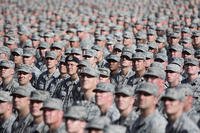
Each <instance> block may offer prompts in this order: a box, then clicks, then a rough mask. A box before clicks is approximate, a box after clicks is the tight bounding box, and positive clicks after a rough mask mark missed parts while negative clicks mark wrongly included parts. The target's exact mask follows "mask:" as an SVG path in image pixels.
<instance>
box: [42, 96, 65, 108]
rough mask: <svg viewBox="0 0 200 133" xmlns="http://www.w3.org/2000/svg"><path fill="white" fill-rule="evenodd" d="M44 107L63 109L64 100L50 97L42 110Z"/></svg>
mask: <svg viewBox="0 0 200 133" xmlns="http://www.w3.org/2000/svg"><path fill="white" fill-rule="evenodd" d="M44 109H54V110H63V102H62V101H61V100H60V99H58V98H48V99H46V100H45V101H44V105H43V107H42V108H41V110H44Z"/></svg>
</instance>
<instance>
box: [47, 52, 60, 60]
mask: <svg viewBox="0 0 200 133" xmlns="http://www.w3.org/2000/svg"><path fill="white" fill-rule="evenodd" d="M45 58H46V59H47V58H52V59H56V58H57V54H56V52H54V51H47V52H46V54H45Z"/></svg>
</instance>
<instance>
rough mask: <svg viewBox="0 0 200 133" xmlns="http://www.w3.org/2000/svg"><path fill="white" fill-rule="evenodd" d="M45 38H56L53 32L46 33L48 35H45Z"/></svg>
mask: <svg viewBox="0 0 200 133" xmlns="http://www.w3.org/2000/svg"><path fill="white" fill-rule="evenodd" d="M44 37H46V38H51V37H54V33H53V32H46V33H44Z"/></svg>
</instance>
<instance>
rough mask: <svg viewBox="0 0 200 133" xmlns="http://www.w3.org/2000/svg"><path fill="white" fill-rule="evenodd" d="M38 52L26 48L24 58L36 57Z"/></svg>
mask: <svg viewBox="0 0 200 133" xmlns="http://www.w3.org/2000/svg"><path fill="white" fill-rule="evenodd" d="M35 54H36V51H35V49H34V48H24V50H23V56H26V57H30V56H35Z"/></svg>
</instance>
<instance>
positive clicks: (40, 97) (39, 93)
mask: <svg viewBox="0 0 200 133" xmlns="http://www.w3.org/2000/svg"><path fill="white" fill-rule="evenodd" d="M49 97H50V94H49V92H48V91H43V90H34V91H32V92H31V96H30V100H33V101H41V102H43V101H45V100H46V99H47V98H49Z"/></svg>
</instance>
